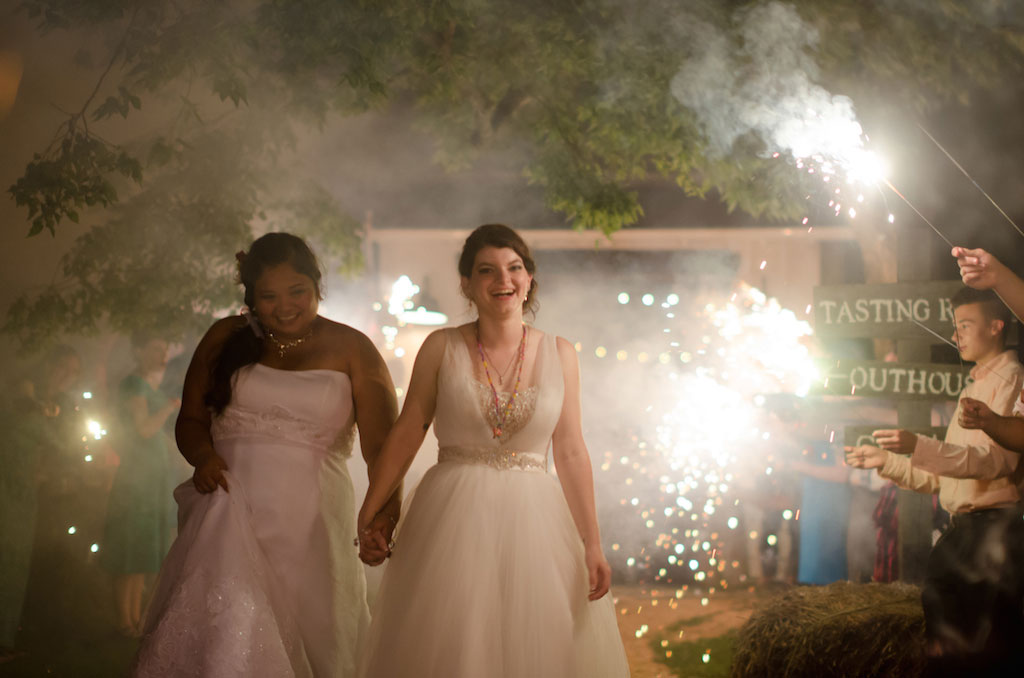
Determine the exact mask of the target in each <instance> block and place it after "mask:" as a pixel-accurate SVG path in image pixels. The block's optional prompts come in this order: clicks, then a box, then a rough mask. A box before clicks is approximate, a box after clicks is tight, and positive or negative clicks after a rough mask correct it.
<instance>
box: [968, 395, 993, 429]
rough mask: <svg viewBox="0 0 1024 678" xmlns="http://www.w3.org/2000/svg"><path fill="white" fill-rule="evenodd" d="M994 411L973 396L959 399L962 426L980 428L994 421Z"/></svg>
mask: <svg viewBox="0 0 1024 678" xmlns="http://www.w3.org/2000/svg"><path fill="white" fill-rule="evenodd" d="M995 417H996V415H995V413H994V412H993V411H992V409H991V408H989V406H988V405H986V404H985V403H983V402H981V401H980V400H975V399H974V398H961V399H960V425H961V426H963V427H964V428H973V429H982V430H984V429H985V427H986V426H989V425H990V424H992V422H993V421H995Z"/></svg>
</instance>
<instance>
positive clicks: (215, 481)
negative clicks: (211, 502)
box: [192, 453, 230, 494]
mask: <svg viewBox="0 0 1024 678" xmlns="http://www.w3.org/2000/svg"><path fill="white" fill-rule="evenodd" d="M227 470H228V465H227V464H225V463H224V460H223V459H221V458H220V455H219V454H217V453H213V454H211V455H210V456H208V457H207V458H206V459H204V460H203V461H201V462H199V464H197V465H196V470H195V472H194V473H193V474H192V484H193V485H195V486H196V489H197V490H199V491H200V492H201V493H203V494H209V493H210V492H214V491H216V489H217V486H218V485H219V486H220V487H223V488H224V491H225V492H229V491H230V490H228V481H227V478H225V477H224V471H227Z"/></svg>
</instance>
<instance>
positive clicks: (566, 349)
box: [555, 336, 578, 365]
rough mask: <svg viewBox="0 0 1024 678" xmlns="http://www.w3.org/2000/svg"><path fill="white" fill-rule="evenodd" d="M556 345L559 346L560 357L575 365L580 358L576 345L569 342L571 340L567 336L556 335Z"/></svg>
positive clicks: (563, 360)
mask: <svg viewBox="0 0 1024 678" xmlns="http://www.w3.org/2000/svg"><path fill="white" fill-rule="evenodd" d="M555 346H556V347H557V348H558V357H559V358H561V360H562V362H563V363H565V362H569V363H571V364H573V365H575V364H576V363H577V362H578V360H577V358H576V346H574V345H573V344H571V343H569V340H568V339H566V338H565V337H559V336H556V337H555Z"/></svg>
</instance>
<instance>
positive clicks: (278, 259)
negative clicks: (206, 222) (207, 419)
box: [205, 233, 323, 414]
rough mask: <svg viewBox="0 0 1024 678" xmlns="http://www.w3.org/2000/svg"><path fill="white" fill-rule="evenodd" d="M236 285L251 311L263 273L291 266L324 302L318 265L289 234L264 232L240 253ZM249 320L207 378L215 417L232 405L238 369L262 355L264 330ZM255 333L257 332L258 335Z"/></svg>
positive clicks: (231, 338) (305, 247)
mask: <svg viewBox="0 0 1024 678" xmlns="http://www.w3.org/2000/svg"><path fill="white" fill-rule="evenodd" d="M235 256H236V258H237V259H238V282H239V283H240V284H241V285H242V287H243V289H244V290H245V305H246V306H247V307H248V308H249V312H250V313H251V312H252V308H253V305H254V303H255V298H254V295H255V287H256V281H257V280H259V278H260V276H261V275H263V271H265V270H266V269H268V268H272V267H274V266H278V265H280V264H290V265H291V267H292V268H294V269H295V270H296V271H297V272H298V273H301V274H302V275H304V276H306V277H308V278H310V279H311V280H312V281H313V285H314V287H315V288H316V296H317V298H318V299H323V294H322V293H321V291H320V279H321V278H322V277H323V274H322V273H321V271H320V262H319V261H317V258H316V255H315V254H313V250H311V249H310V248H309V245H307V244H306V241H305V240H303V239H302V238H300V237H298V236H294V235H292V234H290V233H267V234H266V235H264V236H262V237H260V238H257V239H256V240H255V241H253V243H252V245H251V246H250V247H249V251H248V252H239V253H238V254H237V255H235ZM256 323H257V321H256V319H255V317H251V319H250V321H249V324H247V325H240V326H239V327H238V329H236V330H235V331H234V332H233V333H232V334H231V336H229V337H228V338H227V340H226V341H225V342H224V346H223V347H222V348H221V351H220V354H219V355H218V356H217V359H216V360H215V361H214V364H213V368H212V371H211V372H212V373H211V375H210V377H211V378H210V389H209V390H208V391H207V392H206V397H205V401H206V405H207V407H210V408H212V409H213V411H214V412H215V413H217V414H220V413H221V412H223V411H224V408H225V407H227V406H228V403H229V402H231V379H232V377H233V376H234V374H235V372H237V371H238V370H239V369H240V368H242V367H245V366H246V365H252V364H253V363H255V362H257V361H258V360H259V359H260V355H262V353H263V341H264V340H263V331H262V329H260V328H259V325H258V324H256ZM257 330H259V332H258V335H257Z"/></svg>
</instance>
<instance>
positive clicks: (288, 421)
mask: <svg viewBox="0 0 1024 678" xmlns="http://www.w3.org/2000/svg"><path fill="white" fill-rule="evenodd" d="M354 419H355V418H354V411H353V406H352V382H351V381H349V378H348V375H347V374H345V373H344V372H337V371H335V370H302V371H291V370H279V369H275V368H273V367H267V366H266V365H262V364H260V363H256V364H253V365H249V366H247V367H243V368H242V369H240V370H238V372H237V373H236V374H235V381H234V385H233V388H232V395H231V402H230V403H229V404H228V406H227V407H226V408H224V412H223V413H222V414H221V415H220V416H217V417H214V419H213V423H212V426H211V433H212V435H213V440H214V443H216V442H217V441H219V440H226V439H229V438H248V437H256V438H263V439H267V438H272V439H276V440H280V441H282V442H287V443H293V444H298V445H304V446H308V447H310V448H313V449H316V450H322V451H327V450H331V451H332V452H334V453H337V454H340V455H342V456H345V457H348V456H349V455H351V453H352V439H353V435H354V430H355V429H354V426H353V423H354Z"/></svg>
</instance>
